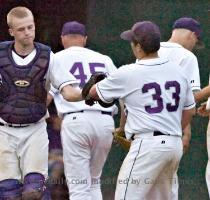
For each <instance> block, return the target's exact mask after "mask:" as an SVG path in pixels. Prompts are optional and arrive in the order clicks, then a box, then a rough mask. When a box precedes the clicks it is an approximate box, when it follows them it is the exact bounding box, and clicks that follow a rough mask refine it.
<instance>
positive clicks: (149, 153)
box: [115, 134, 183, 200]
mask: <svg viewBox="0 0 210 200" xmlns="http://www.w3.org/2000/svg"><path fill="white" fill-rule="evenodd" d="M143 135H144V136H141V134H139V136H138V137H137V138H136V139H135V140H134V141H132V144H131V148H130V150H129V152H128V154H127V156H126V158H125V160H124V162H123V164H122V166H121V169H120V172H119V176H118V180H117V187H116V192H115V200H131V199H132V200H163V199H164V200H171V195H172V181H174V180H173V175H174V173H175V172H176V171H177V168H178V166H179V162H180V159H181V157H182V153H183V147H182V140H181V138H180V137H174V136H152V134H150V135H151V136H145V135H147V134H143Z"/></svg>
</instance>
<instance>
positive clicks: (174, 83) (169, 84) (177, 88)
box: [142, 81, 180, 114]
mask: <svg viewBox="0 0 210 200" xmlns="http://www.w3.org/2000/svg"><path fill="white" fill-rule="evenodd" d="M170 88H175V92H173V93H172V99H174V100H175V105H172V104H171V103H167V104H166V109H167V111H168V112H175V111H177V109H178V107H179V100H180V97H179V94H180V84H179V83H178V82H177V81H167V82H166V83H165V89H166V90H170ZM151 89H154V90H155V93H154V94H153V95H152V99H153V100H154V101H157V106H156V107H151V106H145V110H146V111H147V112H148V113H150V114H154V113H160V112H161V111H162V110H163V107H164V106H163V99H162V97H161V88H160V85H159V84H158V83H155V82H153V83H147V84H145V85H144V86H143V88H142V93H147V92H148V91H149V90H151Z"/></svg>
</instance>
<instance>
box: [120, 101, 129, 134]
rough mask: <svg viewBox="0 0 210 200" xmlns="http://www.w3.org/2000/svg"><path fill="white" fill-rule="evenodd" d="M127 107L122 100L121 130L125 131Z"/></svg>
mask: <svg viewBox="0 0 210 200" xmlns="http://www.w3.org/2000/svg"><path fill="white" fill-rule="evenodd" d="M124 109H125V106H124V103H123V101H122V100H120V127H119V128H120V129H122V130H124V128H125V123H126V119H127V116H126V115H125V111H124Z"/></svg>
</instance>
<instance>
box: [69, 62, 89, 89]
mask: <svg viewBox="0 0 210 200" xmlns="http://www.w3.org/2000/svg"><path fill="white" fill-rule="evenodd" d="M77 70H78V72H79V74H78V75H75V72H76V71H77ZM70 72H71V73H72V74H73V75H74V76H75V78H76V79H79V80H80V84H79V86H80V87H83V86H84V84H85V80H86V79H87V76H86V75H85V73H84V69H83V65H82V63H81V62H75V63H74V64H73V66H72V67H71V69H70Z"/></svg>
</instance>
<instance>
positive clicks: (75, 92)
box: [61, 85, 83, 102]
mask: <svg viewBox="0 0 210 200" xmlns="http://www.w3.org/2000/svg"><path fill="white" fill-rule="evenodd" d="M61 94H62V96H63V98H64V99H65V100H66V101H70V102H75V101H81V100H83V99H82V94H81V90H79V89H77V88H74V87H72V86H71V85H67V86H65V87H64V88H62V90H61Z"/></svg>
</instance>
